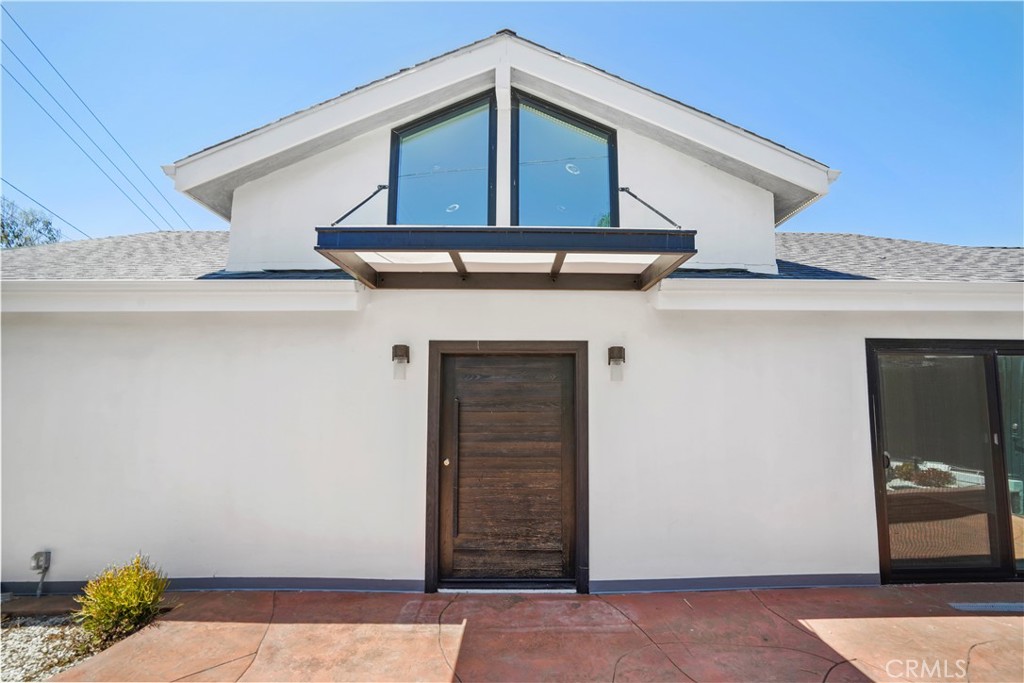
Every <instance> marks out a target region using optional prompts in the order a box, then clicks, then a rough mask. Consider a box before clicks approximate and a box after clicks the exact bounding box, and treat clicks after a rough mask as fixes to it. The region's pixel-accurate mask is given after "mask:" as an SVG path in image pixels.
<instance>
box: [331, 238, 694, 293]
mask: <svg viewBox="0 0 1024 683" xmlns="http://www.w3.org/2000/svg"><path fill="white" fill-rule="evenodd" d="M316 231H317V245H316V251H318V252H319V253H321V254H322V255H323V256H324V257H326V258H327V259H329V260H331V261H332V262H334V263H335V264H337V265H338V266H339V267H341V268H342V269H344V270H345V271H346V272H347V273H348V274H350V275H351V276H352V277H354V278H355V279H357V280H358V281H360V282H362V283H363V284H364V285H366V286H367V287H370V288H372V289H385V288H386V289H554V290H573V289H575V290H585V289H590V290H639V291H646V290H648V289H650V288H651V287H653V286H654V285H655V284H657V283H658V282H659V281H660V280H661V279H662V278H664V277H665V276H666V275H668V274H669V273H671V272H672V271H674V270H675V269H676V268H678V267H679V266H680V265H681V264H682V263H684V262H685V261H686V260H687V259H689V258H690V257H691V256H693V255H694V254H696V253H697V250H696V249H695V248H694V237H695V236H696V232H695V231H693V230H678V229H672V230H655V229H635V228H585V227H580V228H576V227H572V228H568V227H539V228H538V227H493V226H487V227H475V226H474V227H461V226H423V225H416V226H408V225H403V226H374V227H320V228H317V229H316Z"/></svg>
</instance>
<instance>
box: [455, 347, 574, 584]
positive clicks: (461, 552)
mask: <svg viewBox="0 0 1024 683" xmlns="http://www.w3.org/2000/svg"><path fill="white" fill-rule="evenodd" d="M441 372H442V391H441V410H440V420H441V425H440V426H441V429H440V453H439V455H440V458H439V460H440V463H439V468H440V471H439V473H438V474H439V477H438V484H439V497H438V500H439V510H438V512H439V519H438V522H439V532H440V534H439V545H440V548H439V558H438V559H439V565H440V566H439V578H440V579H441V580H442V581H444V580H446V579H448V580H460V579H463V580H494V581H513V582H514V581H517V580H518V581H521V580H530V579H548V580H552V579H571V578H573V575H574V567H575V556H574V547H575V538H574V530H575V497H574V496H575V491H574V488H575V472H574V466H575V453H576V444H575V424H574V408H575V406H574V386H575V383H574V377H573V373H574V359H573V357H572V356H559V355H552V356H546V355H493V356H489V355H446V356H444V357H443V361H442V368H441Z"/></svg>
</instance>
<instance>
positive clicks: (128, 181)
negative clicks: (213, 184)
mask: <svg viewBox="0 0 1024 683" xmlns="http://www.w3.org/2000/svg"><path fill="white" fill-rule="evenodd" d="M0 44H2V45H3V46H4V47H5V48H7V51H8V52H10V53H11V56H12V57H14V58H15V59H16V60H18V64H21V66H22V67H23V68H24V69H25V71H27V72H28V75H29V76H31V77H32V79H33V80H35V82H36V83H37V84H38V85H39V87H40V88H42V89H43V92H45V93H46V94H47V95H49V96H50V99H51V100H53V102H54V104H56V105H57V106H58V107H60V110H61V111H62V112H64V114H65V115H66V116H67V117H68V118H69V119H71V123H73V124H75V126H77V127H78V130H80V131H82V135H84V136H85V137H86V139H88V140H89V142H91V143H92V144H93V146H94V147H96V149H97V150H99V153H100V154H102V155H103V158H104V159H106V160H107V161H109V162H110V165H111V166H113V167H114V169H115V170H116V171H117V172H118V173H120V174H121V177H122V178H124V179H125V181H126V182H127V183H128V184H129V185H131V186H132V189H134V190H135V191H136V192H138V193H139V196H140V197H142V200H143V201H144V202H146V203H147V204H149V208H151V209H153V211H154V212H155V213H156V215H157V216H160V219H161V220H162V221H163V222H164V223H166V224H167V227H168V228H170V229H171V230H174V226H173V225H171V222H170V221H169V220H167V217H166V216H164V215H163V214H162V213H160V209H158V208H156V207H155V206H153V202H151V201H149V198H148V197H146V195H144V194H143V193H142V190H140V189H139V188H138V186H137V185H136V184H135V183H133V182H132V180H131V178H129V177H128V176H126V175H125V173H124V171H122V170H121V167H120V166H118V165H117V162H115V161H114V160H113V159H111V158H110V156H109V155H108V154H107V153H106V152H104V151H103V148H102V147H100V145H99V143H98V142H96V141H95V140H93V139H92V136H91V135H89V133H88V132H86V130H85V129H84V128H82V125H81V124H80V123H78V121H77V120H75V117H74V116H72V115H71V112H69V111H68V110H67V109H65V108H64V105H63V104H61V103H60V101H59V100H58V99H57V98H56V97H54V95H53V93H52V92H50V91H49V89H48V88H47V87H46V86H45V85H43V82H42V81H40V80H39V79H38V78H37V77H36V75H35V74H34V73H32V69H30V68H28V65H27V64H25V62H23V61H21V57H19V56H18V53H16V52H15V51H14V50H12V49H11V46H10V45H8V44H7V42H6V41H5V40H3V39H0Z"/></svg>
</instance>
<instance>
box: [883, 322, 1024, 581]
mask: <svg viewBox="0 0 1024 683" xmlns="http://www.w3.org/2000/svg"><path fill="white" fill-rule="evenodd" d="M865 351H866V360H867V370H868V377H867V379H868V412H869V415H870V428H871V455H872V471H873V474H874V484H875V511H876V520H877V533H878V559H879V571H880V578H881V580H882V583H936V582H938V583H944V582H949V581H995V580H1000V579H1004V580H1007V579H1008V580H1014V579H1020V578H1021V577H1022V575H1021V574H1020V573H1019V572H1018V571H1017V570H1016V568H1015V567H1014V562H1013V551H1012V544H1013V538H1012V529H1010V528H1009V527H1010V517H1009V515H1010V503H1009V492H1008V491H1007V489H1006V486H1005V484H1000V485H997V486H995V489H994V492H995V503H996V515H997V516H998V518H999V519H1004V520H1005V522H1000V523H999V527H1000V528H999V529H998V530H996V533H999V534H1001V536H1002V538H1001V539H1000V544H999V550H1000V553H999V560H1000V565H1001V566H999V567H993V568H977V569H955V568H954V569H939V568H936V569H923V568H921V569H916V570H913V571H897V572H894V571H893V567H892V556H891V554H890V547H889V519H888V515H887V508H886V488H885V487H886V481H885V463H884V454H883V450H884V449H883V447H882V410H881V407H882V405H881V383H880V375H879V362H878V355H879V353H880V352H898V353H919V354H922V355H923V354H943V353H950V354H955V353H958V352H959V353H972V354H976V355H983V356H984V358H985V383H986V387H987V396H988V405H989V430H990V431H991V432H992V433H999V434H1001V433H1002V426H1003V415H1002V402H1001V401H1000V396H999V382H998V378H997V371H996V359H997V358H998V357H999V356H1000V355H1024V341H1021V340H992V339H866V340H865ZM1004 447H1005V444H1004V443H1003V439H1000V440H999V443H998V444H995V443H992V449H993V458H994V463H993V471H992V474H993V477H994V478H995V479H996V480H997V481H999V482H1005V481H1006V478H1007V477H1006V457H1005V453H1004V451H1003V449H1004Z"/></svg>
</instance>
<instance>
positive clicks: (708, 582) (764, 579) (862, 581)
mask: <svg viewBox="0 0 1024 683" xmlns="http://www.w3.org/2000/svg"><path fill="white" fill-rule="evenodd" d="M880 584H881V579H880V577H879V575H878V574H777V575H770V576H710V577H706V578H699V579H610V580H604V581H601V580H594V579H591V580H590V592H591V593H670V592H675V591H725V590H742V589H750V588H823V587H826V586H828V587H835V586H878V585H880Z"/></svg>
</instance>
